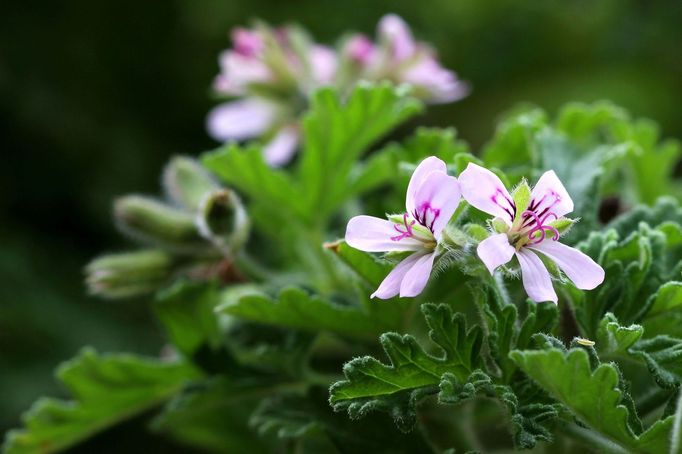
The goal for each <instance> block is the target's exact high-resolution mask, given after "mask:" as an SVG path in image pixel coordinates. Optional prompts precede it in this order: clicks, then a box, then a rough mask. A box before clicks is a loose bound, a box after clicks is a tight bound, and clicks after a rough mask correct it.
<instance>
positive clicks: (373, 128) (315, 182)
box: [298, 83, 422, 217]
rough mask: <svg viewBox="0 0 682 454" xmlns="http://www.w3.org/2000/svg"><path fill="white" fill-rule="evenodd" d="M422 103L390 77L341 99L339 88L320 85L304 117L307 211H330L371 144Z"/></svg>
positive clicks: (302, 185)
mask: <svg viewBox="0 0 682 454" xmlns="http://www.w3.org/2000/svg"><path fill="white" fill-rule="evenodd" d="M421 109H422V104H421V103H420V102H419V101H417V100H416V99H414V98H411V97H409V96H408V93H407V92H406V91H405V90H404V89H403V88H400V87H394V86H392V85H391V84H389V83H382V84H378V85H370V84H360V85H358V86H357V87H356V88H355V89H354V90H353V92H352V93H351V94H350V96H349V98H348V100H347V101H346V102H344V103H342V102H341V101H340V100H339V96H338V94H337V93H335V92H334V90H332V89H329V88H324V89H321V90H319V91H318V92H317V93H315V95H314V96H313V99H312V100H311V108H310V111H309V112H308V114H307V115H306V117H305V118H304V119H303V131H304V145H303V151H302V157H301V162H300V166H299V168H298V178H299V181H300V188H301V190H300V195H301V203H302V204H303V205H304V206H305V207H306V208H305V209H306V212H308V213H315V215H316V216H319V217H325V216H326V215H329V214H331V213H332V212H333V211H334V210H335V209H336V208H337V207H338V206H339V205H340V204H341V203H342V202H343V201H344V200H346V198H347V197H348V189H349V174H350V172H351V170H352V168H353V166H354V165H355V162H356V161H357V160H358V158H359V157H360V156H361V154H362V153H363V152H365V151H367V149H368V147H369V146H370V145H372V144H373V143H374V142H376V141H377V140H378V139H380V138H381V137H382V136H384V135H385V134H387V133H388V132H389V131H390V130H392V129H393V128H395V127H396V126H397V125H399V124H400V123H402V122H404V121H406V120H407V119H409V118H410V117H412V116H414V115H415V114H417V113H419V112H420V111H421Z"/></svg>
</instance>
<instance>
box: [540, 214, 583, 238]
mask: <svg viewBox="0 0 682 454" xmlns="http://www.w3.org/2000/svg"><path fill="white" fill-rule="evenodd" d="M577 222H578V219H570V218H559V219H556V220H554V221H551V222H548V223H547V225H549V226H552V227H554V228H555V229H557V231H558V232H559V234H560V235H563V234H565V233H568V231H569V230H571V227H573V225H574V224H575V223H577Z"/></svg>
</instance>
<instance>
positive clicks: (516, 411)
mask: <svg viewBox="0 0 682 454" xmlns="http://www.w3.org/2000/svg"><path fill="white" fill-rule="evenodd" d="M439 388H440V392H439V393H438V402H439V403H442V404H459V403H461V402H462V401H464V400H467V399H471V398H474V397H477V396H484V397H488V398H492V399H496V400H499V401H500V403H502V404H503V405H504V406H505V407H506V409H507V411H508V412H509V415H510V418H511V425H512V431H513V434H514V445H515V447H516V448H517V449H531V448H533V447H534V446H535V445H536V444H537V443H538V442H540V441H552V435H551V433H550V431H549V430H548V429H547V427H546V426H545V425H544V423H546V422H547V421H550V420H553V419H555V418H556V417H557V416H558V411H557V405H555V404H546V403H543V402H534V403H530V404H526V405H521V404H520V403H519V399H518V397H517V396H516V394H515V393H514V391H513V390H512V388H511V387H509V386H505V385H496V384H494V383H493V381H492V379H491V378H490V376H489V375H487V374H486V373H484V372H482V371H480V370H476V371H474V372H473V373H472V374H471V375H470V376H469V377H468V378H467V380H466V381H464V382H462V381H460V380H459V379H458V378H457V377H456V376H455V375H454V374H450V373H446V374H444V375H443V377H442V380H441V382H440V384H439Z"/></svg>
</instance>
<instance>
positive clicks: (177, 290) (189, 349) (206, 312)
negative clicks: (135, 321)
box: [154, 281, 221, 358]
mask: <svg viewBox="0 0 682 454" xmlns="http://www.w3.org/2000/svg"><path fill="white" fill-rule="evenodd" d="M218 297H219V293H218V287H217V285H216V284H208V285H207V284H206V283H191V282H188V281H186V282H183V281H180V282H177V283H176V284H175V285H173V286H172V287H171V288H169V289H167V290H164V291H163V292H160V293H159V295H158V296H157V299H156V301H155V302H154V312H155V313H156V316H157V317H158V318H159V320H160V321H161V324H162V325H163V327H164V328H165V330H166V335H167V336H168V338H169V339H170V341H171V342H172V344H173V346H174V347H175V348H177V349H178V350H179V351H180V352H182V353H183V354H185V355H186V356H187V357H188V358H191V357H192V355H194V353H195V352H196V351H197V350H198V349H199V348H201V347H202V346H203V345H204V344H205V345H208V346H209V347H211V348H217V347H218V345H219V344H220V342H221V331H220V328H219V326H218V317H217V316H216V314H215V312H214V308H215V306H216V305H217V303H218V302H219V299H218Z"/></svg>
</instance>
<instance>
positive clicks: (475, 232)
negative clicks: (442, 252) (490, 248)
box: [464, 223, 490, 241]
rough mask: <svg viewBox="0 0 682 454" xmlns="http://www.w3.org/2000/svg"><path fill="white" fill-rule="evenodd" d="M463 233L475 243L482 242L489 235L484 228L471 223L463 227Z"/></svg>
mask: <svg viewBox="0 0 682 454" xmlns="http://www.w3.org/2000/svg"><path fill="white" fill-rule="evenodd" d="M464 231H465V232H466V234H467V235H469V236H470V237H472V238H473V239H475V240H476V241H483V240H485V239H486V238H488V236H489V235H490V233H489V232H488V230H487V229H486V228H485V227H483V226H482V225H479V224H473V223H471V224H466V225H464Z"/></svg>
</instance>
